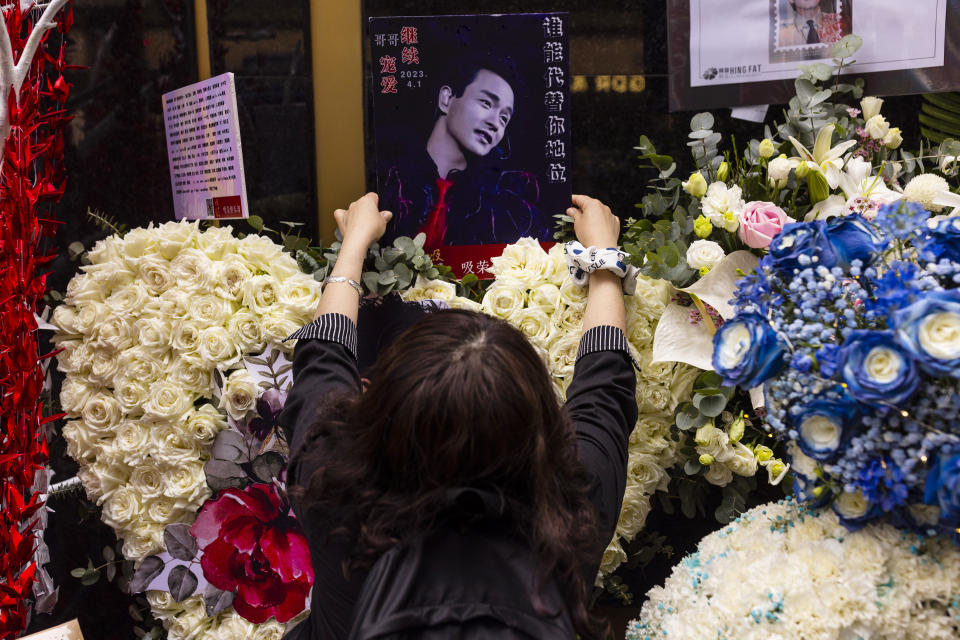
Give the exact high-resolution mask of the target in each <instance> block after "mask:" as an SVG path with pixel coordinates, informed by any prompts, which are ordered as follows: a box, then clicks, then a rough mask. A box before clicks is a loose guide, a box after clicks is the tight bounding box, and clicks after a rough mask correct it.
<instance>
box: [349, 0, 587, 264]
mask: <svg viewBox="0 0 960 640" xmlns="http://www.w3.org/2000/svg"><path fill="white" fill-rule="evenodd" d="M567 26H568V22H567V15H566V14H563V13H548V14H514V15H506V14H505V15H464V16H427V17H423V16H419V17H382V18H370V21H369V34H368V36H369V46H370V51H371V54H372V55H371V58H370V59H371V62H372V68H371V69H370V70H369V72H370V73H371V74H372V86H373V94H374V95H373V102H374V105H373V106H374V127H373V128H374V135H375V147H376V156H377V165H376V166H377V191H378V193H379V194H380V203H381V207H382V208H383V209H388V210H390V211H392V212H393V220H391V222H390V224H389V225H388V227H387V235H386V236H385V238H384V242H389V241H391V240H392V239H393V238H394V237H397V236H409V237H413V236H416V235H417V234H418V233H424V234H425V237H426V241H425V245H424V248H425V249H426V250H427V251H428V253H430V254H431V255H432V256H433V257H434V259H438V260H440V261H442V262H443V263H444V264H447V265H449V266H450V267H451V268H453V270H454V273H455V274H457V275H458V276H462V275H464V274H467V273H474V274H476V275H477V276H478V277H481V278H484V277H491V276H490V275H489V274H487V273H486V268H487V267H488V266H489V265H490V258H491V257H493V256H496V255H499V254H500V253H501V251H502V249H503V247H504V245H506V244H509V243H511V242H515V241H516V240H518V239H519V238H521V237H524V236H529V237H534V238H537V239H539V240H541V241H546V242H549V241H551V240H552V238H553V230H552V221H553V216H554V215H555V214H558V213H562V212H564V211H565V210H566V209H567V207H569V206H570V194H571V188H570V171H569V167H570V152H571V149H570V130H571V129H570V94H569V82H568V79H569V67H568V57H569V47H568V41H567Z"/></svg>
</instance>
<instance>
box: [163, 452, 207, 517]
mask: <svg viewBox="0 0 960 640" xmlns="http://www.w3.org/2000/svg"><path fill="white" fill-rule="evenodd" d="M163 478H164V481H165V483H166V486H165V487H164V489H163V495H165V496H167V497H170V498H176V499H181V500H186V501H189V502H190V503H192V504H196V505H198V506H199V505H200V503H202V502H203V501H204V500H206V499H207V497H208V496H209V495H210V488H209V487H208V486H207V476H206V474H205V473H204V472H203V463H202V462H200V461H199V460H186V461H183V462H181V463H180V464H179V465H176V466H174V467H172V468H171V469H169V470H168V471H167V473H166V474H164V476H163Z"/></svg>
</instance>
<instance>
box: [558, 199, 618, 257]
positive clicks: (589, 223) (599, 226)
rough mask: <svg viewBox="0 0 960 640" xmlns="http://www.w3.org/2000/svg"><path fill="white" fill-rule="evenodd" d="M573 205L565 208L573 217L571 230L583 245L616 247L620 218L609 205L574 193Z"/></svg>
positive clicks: (599, 247) (600, 247) (602, 247)
mask: <svg viewBox="0 0 960 640" xmlns="http://www.w3.org/2000/svg"><path fill="white" fill-rule="evenodd" d="M572 200H573V204H574V206H572V207H570V208H569V209H567V215H569V216H570V217H571V218H573V232H574V233H575V234H576V235H577V240H579V241H580V244H582V245H583V246H585V247H597V248H598V249H606V248H608V247H616V246H617V245H618V244H619V243H618V240H619V239H620V218H618V217H617V216H615V215H613V213H612V212H611V211H610V207H608V206H607V205H605V204H603V203H602V202H600V201H599V200H597V199H596V198H591V197H590V196H582V195H574V196H573V198H572Z"/></svg>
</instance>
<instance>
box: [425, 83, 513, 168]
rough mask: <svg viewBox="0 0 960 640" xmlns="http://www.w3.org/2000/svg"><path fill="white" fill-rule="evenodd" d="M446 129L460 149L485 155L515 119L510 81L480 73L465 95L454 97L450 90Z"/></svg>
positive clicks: (442, 97) (441, 98)
mask: <svg viewBox="0 0 960 640" xmlns="http://www.w3.org/2000/svg"><path fill="white" fill-rule="evenodd" d="M444 91H447V92H449V93H448V94H447V96H446V97H448V99H449V102H448V103H447V109H446V127H447V131H448V132H449V133H450V136H451V137H452V138H453V139H454V140H456V141H457V144H459V145H460V147H461V148H462V149H463V150H464V151H467V152H469V153H471V154H473V155H477V156H485V155H487V154H488V153H490V151H492V150H493V148H494V147H496V146H497V145H498V144H500V141H501V140H503V136H504V134H506V131H507V125H508V124H509V123H510V118H512V117H513V97H514V96H513V89H512V88H511V87H510V85H509V83H507V81H506V80H504V79H503V78H501V77H500V76H499V75H497V74H496V73H493V72H492V71H489V70H487V69H480V70H479V71H477V75H476V77H475V78H474V79H473V82H471V83H470V84H468V85H467V86H466V88H465V89H464V90H463V95H461V96H460V97H456V96H454V95H452V92H451V91H450V88H449V87H444V88H443V89H441V96H440V100H441V102H443V100H444V97H445V96H444Z"/></svg>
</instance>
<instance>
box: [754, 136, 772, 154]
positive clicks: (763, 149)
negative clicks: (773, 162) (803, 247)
mask: <svg viewBox="0 0 960 640" xmlns="http://www.w3.org/2000/svg"><path fill="white" fill-rule="evenodd" d="M757 151H758V152H759V153H760V157H761V158H771V157H773V154H774V153H775V152H776V149H775V148H774V146H773V141H772V140H770V138H764V139H763V140H761V141H760V146H759V147H758V148H757Z"/></svg>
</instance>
